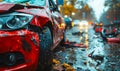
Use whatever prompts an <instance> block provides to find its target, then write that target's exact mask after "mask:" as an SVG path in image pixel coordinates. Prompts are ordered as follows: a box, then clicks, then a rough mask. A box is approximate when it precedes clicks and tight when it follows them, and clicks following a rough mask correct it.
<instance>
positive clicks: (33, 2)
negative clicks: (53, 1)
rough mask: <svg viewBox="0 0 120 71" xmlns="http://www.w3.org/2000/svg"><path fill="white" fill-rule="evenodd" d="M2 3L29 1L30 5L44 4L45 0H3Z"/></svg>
mask: <svg viewBox="0 0 120 71" xmlns="http://www.w3.org/2000/svg"><path fill="white" fill-rule="evenodd" d="M2 3H14V4H25V3H29V4H30V5H35V6H45V3H46V0H3V1H2Z"/></svg>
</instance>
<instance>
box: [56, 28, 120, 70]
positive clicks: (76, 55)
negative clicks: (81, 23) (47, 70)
mask: <svg viewBox="0 0 120 71" xmlns="http://www.w3.org/2000/svg"><path fill="white" fill-rule="evenodd" d="M79 31H80V30H79V27H73V28H72V29H69V30H66V39H67V40H69V41H71V42H76V43H84V44H85V45H87V46H88V48H80V47H70V48H65V47H64V46H59V47H60V48H64V50H61V51H59V52H56V56H55V59H57V60H59V61H60V62H61V64H62V63H68V64H70V65H71V66H72V67H73V68H74V69H75V70H76V71H120V69H119V68H120V55H119V53H120V44H119V43H116V44H115V43H114V44H113V43H110V44H108V43H106V42H104V41H103V40H102V38H101V37H100V35H99V34H97V35H96V33H95V32H94V30H93V28H92V27H91V26H90V28H88V29H87V31H88V32H85V31H84V30H83V32H84V33H81V31H80V33H77V34H73V33H75V32H79ZM93 51H94V55H100V56H103V60H99V59H98V60H97V59H96V60H95V59H92V58H90V57H88V54H90V53H91V52H93Z"/></svg>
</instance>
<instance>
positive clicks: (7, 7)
mask: <svg viewBox="0 0 120 71" xmlns="http://www.w3.org/2000/svg"><path fill="white" fill-rule="evenodd" d="M12 11H16V12H24V13H29V14H33V15H43V14H44V16H45V10H44V7H41V6H31V5H29V6H26V5H22V4H9V3H6V4H5V3H3V4H0V13H4V12H12ZM41 12H42V13H43V14H41Z"/></svg>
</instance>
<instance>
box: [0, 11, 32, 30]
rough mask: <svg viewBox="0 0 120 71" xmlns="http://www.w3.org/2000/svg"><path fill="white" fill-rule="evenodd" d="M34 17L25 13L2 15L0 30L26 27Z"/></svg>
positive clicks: (0, 17) (0, 16)
mask: <svg viewBox="0 0 120 71" xmlns="http://www.w3.org/2000/svg"><path fill="white" fill-rule="evenodd" d="M32 18H33V16H32V15H30V14H24V13H11V14H5V15H0V30H14V29H20V28H23V27H25V26H26V25H27V24H28V23H29V22H30V21H31V20H32Z"/></svg>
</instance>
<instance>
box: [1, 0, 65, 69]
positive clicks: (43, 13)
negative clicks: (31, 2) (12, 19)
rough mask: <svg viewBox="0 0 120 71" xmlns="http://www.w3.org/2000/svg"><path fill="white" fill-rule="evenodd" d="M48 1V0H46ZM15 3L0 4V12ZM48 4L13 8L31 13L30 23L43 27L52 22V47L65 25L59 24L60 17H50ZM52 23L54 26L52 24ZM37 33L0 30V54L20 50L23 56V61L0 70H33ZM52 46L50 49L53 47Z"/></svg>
mask: <svg viewBox="0 0 120 71" xmlns="http://www.w3.org/2000/svg"><path fill="white" fill-rule="evenodd" d="M46 3H48V0H46ZM14 6H15V4H0V13H3V12H6V11H9V10H10V9H12V8H13V7H14ZM47 8H48V4H47V5H46V6H45V7H37V6H34V7H30V8H29V7H28V8H27V7H26V8H25V9H13V10H14V11H16V12H20V13H21V12H22V13H26V14H31V15H33V16H34V18H33V19H32V21H31V22H30V24H31V25H34V26H37V27H39V28H43V26H44V25H46V24H47V23H48V22H50V23H52V28H53V29H52V31H53V41H54V42H53V48H55V47H56V45H57V44H58V43H59V42H60V41H61V40H62V38H63V32H64V30H65V26H63V25H62V26H61V23H62V19H61V18H62V17H61V16H59V21H56V20H55V19H54V18H52V13H50V12H51V11H47V10H46V9H47ZM57 20H58V19H57ZM53 24H54V26H53ZM39 41H40V39H39V36H38V33H36V32H34V31H30V30H27V29H24V30H23V29H22V30H13V31H3V30H0V55H1V54H3V53H8V52H20V53H21V54H22V55H23V56H24V60H25V62H24V63H23V64H18V65H15V66H8V67H0V71H35V70H36V69H37V65H38V57H39V53H40V45H39ZM53 48H52V49H53Z"/></svg>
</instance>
